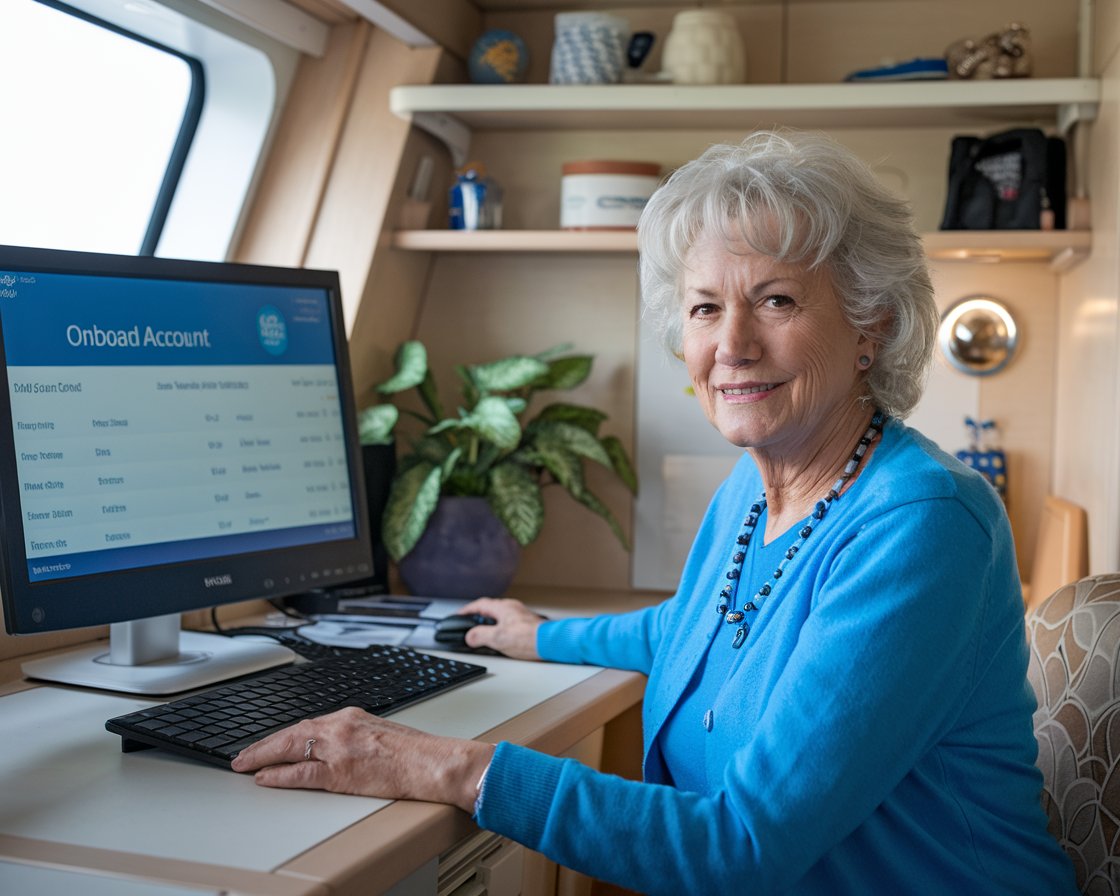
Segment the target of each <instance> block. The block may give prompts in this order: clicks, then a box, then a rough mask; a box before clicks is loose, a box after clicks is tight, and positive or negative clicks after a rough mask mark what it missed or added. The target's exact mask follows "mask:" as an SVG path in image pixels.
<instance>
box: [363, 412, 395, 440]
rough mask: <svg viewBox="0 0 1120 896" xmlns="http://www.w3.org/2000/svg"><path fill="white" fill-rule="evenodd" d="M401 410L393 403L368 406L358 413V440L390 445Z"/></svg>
mask: <svg viewBox="0 0 1120 896" xmlns="http://www.w3.org/2000/svg"><path fill="white" fill-rule="evenodd" d="M398 417H400V412H399V411H398V410H397V409H396V407H394V406H393V405H391V404H378V405H374V406H373V407H372V408H366V409H365V410H364V411H362V412H361V413H360V414H359V415H358V441H360V442H361V443H362V444H363V445H388V444H390V443H392V441H393V427H394V426H396V425H397V418H398Z"/></svg>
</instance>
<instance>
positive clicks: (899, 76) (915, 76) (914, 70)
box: [844, 57, 949, 81]
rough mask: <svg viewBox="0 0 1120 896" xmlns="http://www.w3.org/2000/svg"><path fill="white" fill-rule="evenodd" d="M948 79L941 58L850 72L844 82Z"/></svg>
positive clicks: (947, 70) (945, 67)
mask: <svg viewBox="0 0 1120 896" xmlns="http://www.w3.org/2000/svg"><path fill="white" fill-rule="evenodd" d="M948 77H949V66H948V65H946V64H945V60H944V59H943V58H941V57H938V58H936V59H911V60H910V61H909V62H899V63H889V64H885V65H879V66H876V67H875V68H865V69H860V70H859V71H855V72H852V73H851V74H850V75H848V76H847V77H846V78H844V80H845V81H936V80H939V79H943V78H948Z"/></svg>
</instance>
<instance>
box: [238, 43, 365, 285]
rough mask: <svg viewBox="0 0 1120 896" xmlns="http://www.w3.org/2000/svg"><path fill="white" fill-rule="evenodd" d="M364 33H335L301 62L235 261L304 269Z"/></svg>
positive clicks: (340, 130) (345, 113)
mask: <svg viewBox="0 0 1120 896" xmlns="http://www.w3.org/2000/svg"><path fill="white" fill-rule="evenodd" d="M370 31H371V29H370V27H369V26H368V25H366V24H364V23H359V24H356V25H342V26H337V27H335V28H333V29H332V30H331V36H330V41H329V43H328V46H327V52H326V54H325V55H324V56H323V58H322V59H313V58H311V57H309V56H304V57H303V58H302V59H301V61H300V65H299V69H298V70H297V72H296V77H295V81H294V82H293V84H292V89H291V92H290V93H289V95H288V101H287V104H286V106H285V108H284V113H283V116H282V118H281V121H280V125H279V128H278V130H277V133H276V136H275V137H274V139H273V141H272V146H271V148H270V150H269V156H268V161H267V163H266V165H265V166H264V174H263V176H262V178H261V182H260V185H259V187H258V188H257V191H256V195H255V196H254V199H253V206H252V209H251V211H250V212H249V215H248V218H247V220H246V223H245V229H244V231H243V232H242V235H241V240H240V244H239V245H238V248H237V251H236V252H234V253H233V257H234V258H235V259H236V260H237V261H242V262H250V263H254V264H277V265H300V264H302V263H303V261H304V257H305V253H306V251H307V245H308V242H309V241H310V239H311V232H312V230H313V229H314V227H315V224H316V219H317V215H318V211H319V203H320V201H321V200H322V195H323V190H324V189H325V186H326V183H327V179H328V178H329V177H330V174H331V168H332V166H333V164H334V157H335V150H336V147H337V144H338V139H339V136H340V134H341V133H342V129H343V125H344V123H345V121H346V116H347V114H348V113H349V110H350V99H351V96H352V95H353V90H354V81H355V78H356V77H357V72H358V68H359V65H360V64H361V60H362V57H363V55H364V53H365V48H366V44H367V43H368V40H369V34H370Z"/></svg>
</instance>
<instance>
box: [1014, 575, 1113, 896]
mask: <svg viewBox="0 0 1120 896" xmlns="http://www.w3.org/2000/svg"><path fill="white" fill-rule="evenodd" d="M1027 631H1028V636H1029V639H1030V667H1029V671H1028V675H1029V678H1030V682H1031V685H1032V686H1033V687H1034V690H1035V693H1036V694H1037V696H1038V704H1039V706H1038V711H1037V712H1036V713H1035V717H1034V723H1035V734H1036V736H1037V737H1038V748H1039V752H1038V766H1039V768H1040V769H1041V770H1042V776H1043V779H1044V789H1043V795H1042V797H1043V806H1044V808H1045V809H1046V813H1047V815H1048V816H1049V820H1050V832H1051V833H1052V834H1053V835H1054V836H1055V837H1056V838H1057V839H1058V841H1059V842H1060V843H1061V844H1062V846H1063V847H1064V848H1065V850H1066V852H1067V853H1068V854H1069V856H1070V858H1071V859H1072V860H1073V864H1074V868H1075V869H1076V872H1077V881H1078V884H1079V885H1080V887H1081V891H1082V892H1083V893H1085V894H1090V896H1098V894H1100V896H1105V894H1109V896H1120V573H1110V574H1108V575H1103V576H1091V577H1089V578H1085V579H1081V580H1080V581H1078V582H1075V583H1073V584H1070V585H1064V586H1063V587H1061V588H1059V589H1058V590H1057V591H1056V592H1054V594H1053V595H1052V596H1051V597H1050V598H1049V599H1047V600H1046V601H1045V602H1043V603H1042V604H1041V606H1040V607H1039V608H1038V609H1037V610H1036V611H1035V612H1034V613H1032V614H1029V615H1028V618H1027Z"/></svg>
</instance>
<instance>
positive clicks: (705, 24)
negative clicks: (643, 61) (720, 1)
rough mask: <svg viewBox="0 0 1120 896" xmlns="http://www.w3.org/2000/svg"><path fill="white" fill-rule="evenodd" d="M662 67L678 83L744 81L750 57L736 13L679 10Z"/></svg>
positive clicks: (669, 36) (666, 46)
mask: <svg viewBox="0 0 1120 896" xmlns="http://www.w3.org/2000/svg"><path fill="white" fill-rule="evenodd" d="M661 67H662V70H663V71H665V72H667V73H668V74H669V75H671V76H672V79H673V83H675V84H742V83H743V81H745V80H746V77H747V59H746V51H745V50H744V47H743V39H742V37H740V36H739V28H738V26H737V24H736V22H735V18H734V16H732V15H731V14H730V13H726V12H720V11H719V10H709V9H692V10H686V11H685V12H679V13H677V14H676V15H675V16H673V27H672V30H670V32H669V35H668V37H666V38H665V49H664V51H663V52H662V60H661Z"/></svg>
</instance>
